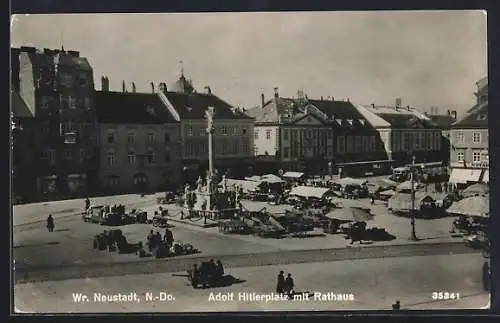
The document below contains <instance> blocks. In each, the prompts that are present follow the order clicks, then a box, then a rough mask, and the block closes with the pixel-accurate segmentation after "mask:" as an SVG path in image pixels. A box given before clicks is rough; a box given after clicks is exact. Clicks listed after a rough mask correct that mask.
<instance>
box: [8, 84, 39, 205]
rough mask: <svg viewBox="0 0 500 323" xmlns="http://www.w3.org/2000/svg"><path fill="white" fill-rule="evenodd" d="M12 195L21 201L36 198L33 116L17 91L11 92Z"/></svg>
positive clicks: (34, 123)
mask: <svg viewBox="0 0 500 323" xmlns="http://www.w3.org/2000/svg"><path fill="white" fill-rule="evenodd" d="M10 98H11V101H10V102H11V108H12V110H11V118H12V120H11V135H12V137H11V140H12V195H13V197H14V198H16V199H18V200H23V201H33V200H35V198H36V196H37V191H36V173H35V172H34V170H35V159H34V154H33V151H34V149H35V146H34V141H35V133H34V129H35V125H36V122H35V115H34V113H33V111H31V110H30V109H29V108H28V106H27V105H26V103H25V102H24V100H23V99H22V98H21V96H20V95H19V93H18V92H17V91H11V97H10Z"/></svg>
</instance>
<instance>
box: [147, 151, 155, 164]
mask: <svg viewBox="0 0 500 323" xmlns="http://www.w3.org/2000/svg"><path fill="white" fill-rule="evenodd" d="M146 161H147V162H148V164H152V163H154V162H155V152H154V151H148V153H147V154H146Z"/></svg>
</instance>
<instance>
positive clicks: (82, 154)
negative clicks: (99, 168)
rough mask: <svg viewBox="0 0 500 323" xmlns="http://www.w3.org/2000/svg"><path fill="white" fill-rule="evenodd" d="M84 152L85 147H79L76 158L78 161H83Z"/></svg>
mask: <svg viewBox="0 0 500 323" xmlns="http://www.w3.org/2000/svg"><path fill="white" fill-rule="evenodd" d="M86 157H87V156H86V152H85V149H81V148H80V150H79V151H78V160H79V161H80V163H83V162H84V161H85V158H86Z"/></svg>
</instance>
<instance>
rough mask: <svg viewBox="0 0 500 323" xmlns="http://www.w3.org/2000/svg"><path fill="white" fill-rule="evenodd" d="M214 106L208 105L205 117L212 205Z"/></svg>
mask: <svg viewBox="0 0 500 323" xmlns="http://www.w3.org/2000/svg"><path fill="white" fill-rule="evenodd" d="M214 114H215V111H214V107H208V109H207V111H206V112H205V117H206V118H207V134H208V176H207V192H208V199H209V201H207V202H208V205H207V206H209V205H210V200H211V198H212V194H213V193H214V192H212V190H213V186H214V185H213V181H214V178H213V176H214V155H213V138H212V135H213V133H214Z"/></svg>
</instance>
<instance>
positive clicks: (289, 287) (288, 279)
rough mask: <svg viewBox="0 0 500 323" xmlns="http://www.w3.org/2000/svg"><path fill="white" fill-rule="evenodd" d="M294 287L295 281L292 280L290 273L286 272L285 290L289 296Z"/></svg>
mask: <svg viewBox="0 0 500 323" xmlns="http://www.w3.org/2000/svg"><path fill="white" fill-rule="evenodd" d="M294 287H295V283H294V281H293V278H292V274H290V273H288V275H287V277H286V279H285V292H286V293H287V294H288V295H290V296H291V295H292V294H293V288H294Z"/></svg>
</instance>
